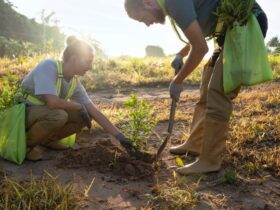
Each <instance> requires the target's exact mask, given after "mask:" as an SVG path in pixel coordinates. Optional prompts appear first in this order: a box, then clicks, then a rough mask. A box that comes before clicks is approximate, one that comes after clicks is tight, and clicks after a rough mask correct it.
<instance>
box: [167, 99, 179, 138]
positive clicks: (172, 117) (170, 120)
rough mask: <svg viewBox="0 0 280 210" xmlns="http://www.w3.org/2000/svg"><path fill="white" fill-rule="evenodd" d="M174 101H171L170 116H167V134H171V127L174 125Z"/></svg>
mask: <svg viewBox="0 0 280 210" xmlns="http://www.w3.org/2000/svg"><path fill="white" fill-rule="evenodd" d="M176 105H177V103H176V100H175V99H172V102H171V107H170V115H169V124H168V129H167V131H168V133H170V134H171V133H172V130H173V125H174V118H175V110H176Z"/></svg>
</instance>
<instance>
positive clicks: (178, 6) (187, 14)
mask: <svg viewBox="0 0 280 210" xmlns="http://www.w3.org/2000/svg"><path fill="white" fill-rule="evenodd" d="M218 5H219V0H165V8H166V10H167V13H168V15H169V16H170V17H171V18H173V19H174V20H175V22H176V23H177V25H178V26H179V27H180V29H181V30H182V31H185V30H186V29H187V28H188V27H189V26H190V24H191V23H192V22H193V21H194V20H197V21H198V23H199V25H200V27H201V30H202V33H203V35H204V37H207V36H210V35H212V34H213V33H214V32H215V29H216V24H217V20H218V18H217V16H215V15H213V12H215V11H216V8H217V6H218ZM262 12H263V11H262V9H261V7H260V6H259V5H258V4H257V3H255V5H254V13H255V15H256V16H258V15H259V14H260V13H262Z"/></svg>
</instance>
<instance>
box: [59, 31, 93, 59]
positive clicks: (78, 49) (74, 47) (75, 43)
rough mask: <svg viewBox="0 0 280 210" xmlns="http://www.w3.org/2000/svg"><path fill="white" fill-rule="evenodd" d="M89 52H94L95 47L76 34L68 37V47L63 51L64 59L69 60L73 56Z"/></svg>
mask: <svg viewBox="0 0 280 210" xmlns="http://www.w3.org/2000/svg"><path fill="white" fill-rule="evenodd" d="M88 54H94V49H93V47H92V46H91V45H90V44H89V43H87V42H85V41H83V40H81V39H78V38H77V37H75V36H69V37H67V39H66V47H65V48H64V50H63V52H62V56H61V57H62V60H63V61H64V62H67V61H68V60H69V58H70V57H71V56H78V57H80V56H85V55H88Z"/></svg>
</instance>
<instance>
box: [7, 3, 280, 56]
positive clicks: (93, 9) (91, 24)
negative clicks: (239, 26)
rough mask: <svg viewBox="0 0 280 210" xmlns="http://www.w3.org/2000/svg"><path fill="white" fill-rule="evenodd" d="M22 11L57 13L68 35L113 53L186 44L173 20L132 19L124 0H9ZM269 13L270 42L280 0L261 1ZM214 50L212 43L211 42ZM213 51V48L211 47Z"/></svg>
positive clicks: (276, 30) (279, 31) (278, 30)
mask: <svg viewBox="0 0 280 210" xmlns="http://www.w3.org/2000/svg"><path fill="white" fill-rule="evenodd" d="M9 1H10V2H12V3H13V4H14V6H15V9H16V10H17V11H18V12H20V13H21V14H23V15H25V16H27V17H29V18H35V19H36V20H38V22H40V17H41V12H42V10H43V9H44V10H45V11H46V14H50V13H51V12H55V18H56V19H58V20H59V23H58V25H59V27H60V28H61V30H62V32H64V33H65V34H67V35H77V36H80V37H82V36H86V35H90V36H91V37H93V38H94V39H96V40H98V41H99V42H100V46H101V48H102V49H103V50H104V51H105V53H106V54H107V55H109V56H120V55H130V56H137V57H143V56H144V55H145V47H146V46H147V45H156V46H160V47H162V48H163V50H164V52H165V54H175V53H176V52H177V51H179V49H181V48H182V47H183V46H184V44H183V43H182V42H181V41H180V40H179V39H178V38H177V36H176V34H175V33H174V31H173V29H172V27H171V25H170V23H169V21H167V22H166V23H165V25H160V24H154V25H152V26H150V27H147V26H146V25H144V24H143V23H139V22H137V21H134V20H132V19H130V18H129V17H128V16H127V14H126V12H125V10H124V6H123V4H124V0H67V1H66V0H9ZM257 2H258V3H259V4H260V5H261V7H262V8H263V9H264V10H265V12H266V13H267V16H268V24H269V29H268V34H267V38H266V41H268V40H269V39H270V38H271V37H273V36H278V37H279V38H280V27H279V26H280V24H279V8H280V1H279V0H258V1H257ZM209 45H210V46H209V47H210V49H212V45H213V44H212V43H209ZM210 52H211V50H210Z"/></svg>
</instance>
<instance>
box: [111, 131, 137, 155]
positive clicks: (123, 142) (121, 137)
mask: <svg viewBox="0 0 280 210" xmlns="http://www.w3.org/2000/svg"><path fill="white" fill-rule="evenodd" d="M115 138H116V139H117V140H118V141H119V142H120V144H121V145H122V146H123V147H124V148H125V149H126V151H127V153H128V154H132V153H133V152H134V148H133V146H132V143H131V141H130V140H129V139H128V138H127V137H125V135H123V134H122V133H119V134H118V135H116V136H115Z"/></svg>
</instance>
